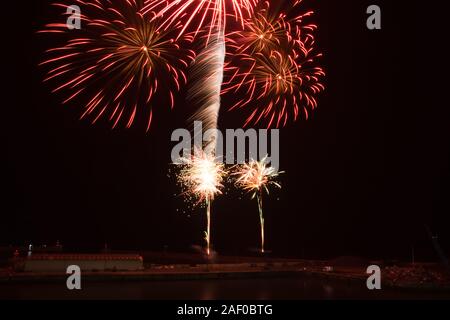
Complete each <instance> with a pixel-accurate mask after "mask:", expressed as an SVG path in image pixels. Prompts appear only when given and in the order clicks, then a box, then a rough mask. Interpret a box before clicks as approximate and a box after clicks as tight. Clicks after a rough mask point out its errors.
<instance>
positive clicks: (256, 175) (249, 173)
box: [233, 158, 281, 253]
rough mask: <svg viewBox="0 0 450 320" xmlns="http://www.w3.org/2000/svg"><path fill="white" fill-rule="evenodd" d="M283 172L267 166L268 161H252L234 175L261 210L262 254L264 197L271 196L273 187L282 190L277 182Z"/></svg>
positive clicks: (262, 249) (239, 185)
mask: <svg viewBox="0 0 450 320" xmlns="http://www.w3.org/2000/svg"><path fill="white" fill-rule="evenodd" d="M280 173H281V172H278V171H277V170H276V169H275V168H273V167H269V166H267V159H266V158H264V159H263V160H261V161H254V160H253V161H250V162H249V163H247V164H244V165H242V166H240V167H239V169H238V170H237V172H235V173H233V175H234V176H237V178H236V182H235V183H236V186H237V187H238V188H240V189H242V190H244V191H246V192H249V193H252V199H255V198H256V200H257V202H258V210H259V221H260V227H261V253H264V252H265V229H264V228H265V220H264V211H263V195H264V193H267V194H269V187H270V186H271V185H274V186H276V187H277V188H281V185H280V184H279V183H278V182H276V181H275V179H276V178H277V177H278V176H279V174H280Z"/></svg>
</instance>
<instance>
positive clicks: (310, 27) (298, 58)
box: [223, 1, 325, 128]
mask: <svg viewBox="0 0 450 320" xmlns="http://www.w3.org/2000/svg"><path fill="white" fill-rule="evenodd" d="M301 3H302V1H296V2H295V3H294V8H295V7H296V6H298V5H299V4H301ZM255 11H257V13H256V14H255V15H254V16H253V17H251V18H249V19H247V20H246V22H245V29H244V30H240V31H236V32H233V33H230V34H229V35H228V37H227V41H228V42H230V43H231V45H230V46H229V47H230V50H231V51H232V54H231V55H230V57H231V59H230V61H228V62H227V65H226V67H225V71H226V73H227V74H228V77H227V79H226V81H224V90H223V93H224V94H226V93H230V92H233V93H241V94H243V95H244V96H245V97H244V98H242V99H240V100H239V101H237V102H236V103H234V104H233V106H232V107H231V108H230V110H235V109H244V110H247V112H248V113H249V116H248V117H247V120H246V121H245V125H244V126H248V125H249V124H259V123H265V125H266V126H267V127H268V128H270V127H277V128H279V127H284V126H286V124H287V122H288V121H289V120H290V119H293V120H294V121H296V120H298V118H299V117H300V116H301V115H302V113H303V114H304V117H305V118H306V119H308V117H309V110H314V109H316V108H317V100H316V96H317V94H318V93H320V92H321V91H323V90H324V86H323V84H322V83H321V80H322V78H323V77H324V75H325V73H324V71H323V69H322V68H321V67H319V66H317V60H318V58H319V57H321V56H322V55H321V54H320V53H316V52H315V40H314V31H315V30H316V29H317V26H316V25H314V24H306V23H304V19H306V18H307V17H310V16H311V15H312V14H313V12H311V11H309V12H307V13H305V14H302V15H298V16H297V15H293V16H292V12H294V11H293V9H292V8H291V9H287V10H286V11H283V10H281V11H277V10H271V8H270V6H269V3H268V2H264V7H262V8H260V9H259V10H255Z"/></svg>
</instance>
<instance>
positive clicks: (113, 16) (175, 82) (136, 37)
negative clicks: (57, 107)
mask: <svg viewBox="0 0 450 320" xmlns="http://www.w3.org/2000/svg"><path fill="white" fill-rule="evenodd" d="M70 4H71V5H72V4H76V5H78V6H79V7H80V8H81V17H80V18H81V22H82V28H81V29H80V30H69V29H68V28H67V25H66V24H65V23H53V24H48V25H46V27H45V29H44V30H42V31H40V33H47V34H52V35H54V36H55V37H56V36H58V37H61V39H60V40H61V41H62V43H61V46H59V47H56V48H53V49H50V50H47V51H46V55H47V58H46V59H45V61H43V62H42V63H41V64H40V65H41V66H44V67H48V68H49V71H48V73H47V76H46V78H45V80H44V82H52V81H54V82H55V83H56V86H55V89H54V90H53V91H52V92H53V93H56V92H63V93H64V95H65V96H66V97H67V98H66V99H65V100H64V103H68V102H70V101H72V100H74V99H77V101H79V102H81V103H82V104H83V105H84V112H83V114H82V116H81V118H82V119H83V118H87V117H90V118H91V119H92V123H96V122H97V121H98V120H99V119H100V118H102V117H103V118H107V119H109V121H110V122H111V123H112V127H113V128H116V127H117V126H118V125H120V124H122V123H123V124H124V125H125V126H126V127H127V128H130V127H131V126H132V125H133V124H134V123H135V122H136V118H137V117H143V118H144V119H146V123H147V131H148V130H149V129H150V126H151V123H152V118H153V104H154V103H156V102H155V101H157V102H158V103H165V104H167V105H170V106H171V108H173V107H174V94H175V92H176V91H178V90H179V89H180V87H181V86H182V85H183V84H185V83H186V81H187V79H186V75H185V73H184V69H185V68H187V66H188V64H189V61H190V60H193V59H194V56H195V54H194V52H192V51H189V50H184V49H183V47H182V46H181V45H180V43H182V42H183V41H185V40H186V39H183V38H180V39H178V40H175V38H176V36H177V33H176V29H177V28H175V29H174V30H172V31H159V30H158V24H159V23H160V21H158V20H152V19H150V18H149V17H146V16H144V15H143V14H142V13H141V12H140V11H141V9H142V8H143V2H142V1H140V0H117V1H114V2H113V1H109V0H96V1H93V2H84V1H82V0H73V1H71V2H70ZM55 6H57V7H61V8H63V9H64V14H66V10H67V7H68V4H62V3H58V4H55ZM148 14H149V15H150V14H151V12H149V13H148ZM63 18H64V20H63V21H64V22H65V21H66V19H67V17H63Z"/></svg>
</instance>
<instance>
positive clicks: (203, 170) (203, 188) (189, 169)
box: [178, 150, 227, 255]
mask: <svg viewBox="0 0 450 320" xmlns="http://www.w3.org/2000/svg"><path fill="white" fill-rule="evenodd" d="M180 160H181V163H182V164H183V168H182V170H181V171H180V173H179V175H178V180H179V182H180V184H181V185H182V186H183V187H184V188H185V189H187V190H186V191H185V193H184V194H185V195H187V196H189V197H192V198H194V199H196V203H197V204H201V203H204V204H205V205H206V218H207V228H206V232H205V241H206V253H207V254H208V255H210V254H211V205H212V202H213V201H214V198H215V197H216V196H217V195H219V194H222V191H221V189H222V187H223V185H222V182H223V180H224V177H225V176H226V174H227V173H226V171H225V167H224V165H223V164H222V163H220V162H218V159H216V158H215V157H214V156H212V155H211V154H210V153H205V152H204V151H202V150H195V152H194V155H192V156H191V157H189V158H182V159H180Z"/></svg>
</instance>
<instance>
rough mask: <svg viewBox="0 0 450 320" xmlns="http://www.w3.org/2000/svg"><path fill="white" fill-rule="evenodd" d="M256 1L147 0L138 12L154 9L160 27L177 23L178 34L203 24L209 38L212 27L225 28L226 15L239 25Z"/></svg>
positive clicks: (165, 28)
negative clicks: (161, 21)
mask: <svg viewBox="0 0 450 320" xmlns="http://www.w3.org/2000/svg"><path fill="white" fill-rule="evenodd" d="M257 3H258V0H147V1H145V7H144V8H143V10H142V12H144V13H146V12H149V11H157V12H158V13H157V15H156V17H164V18H165V22H164V23H162V24H161V26H160V28H161V29H164V30H167V29H168V28H170V27H172V26H173V25H181V26H182V28H181V31H180V33H179V35H182V34H183V33H185V32H186V31H188V30H189V29H193V31H194V32H195V34H197V33H199V32H200V31H202V29H203V28H204V27H205V26H207V27H208V29H209V32H208V38H210V36H211V35H213V34H215V33H216V30H220V31H222V32H225V31H226V27H227V20H228V17H229V16H233V17H234V20H235V21H237V22H239V23H240V24H241V26H242V27H243V26H244V19H245V18H246V17H249V16H251V14H252V13H253V8H254V6H255V5H256V4H257ZM195 25H196V26H195Z"/></svg>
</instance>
